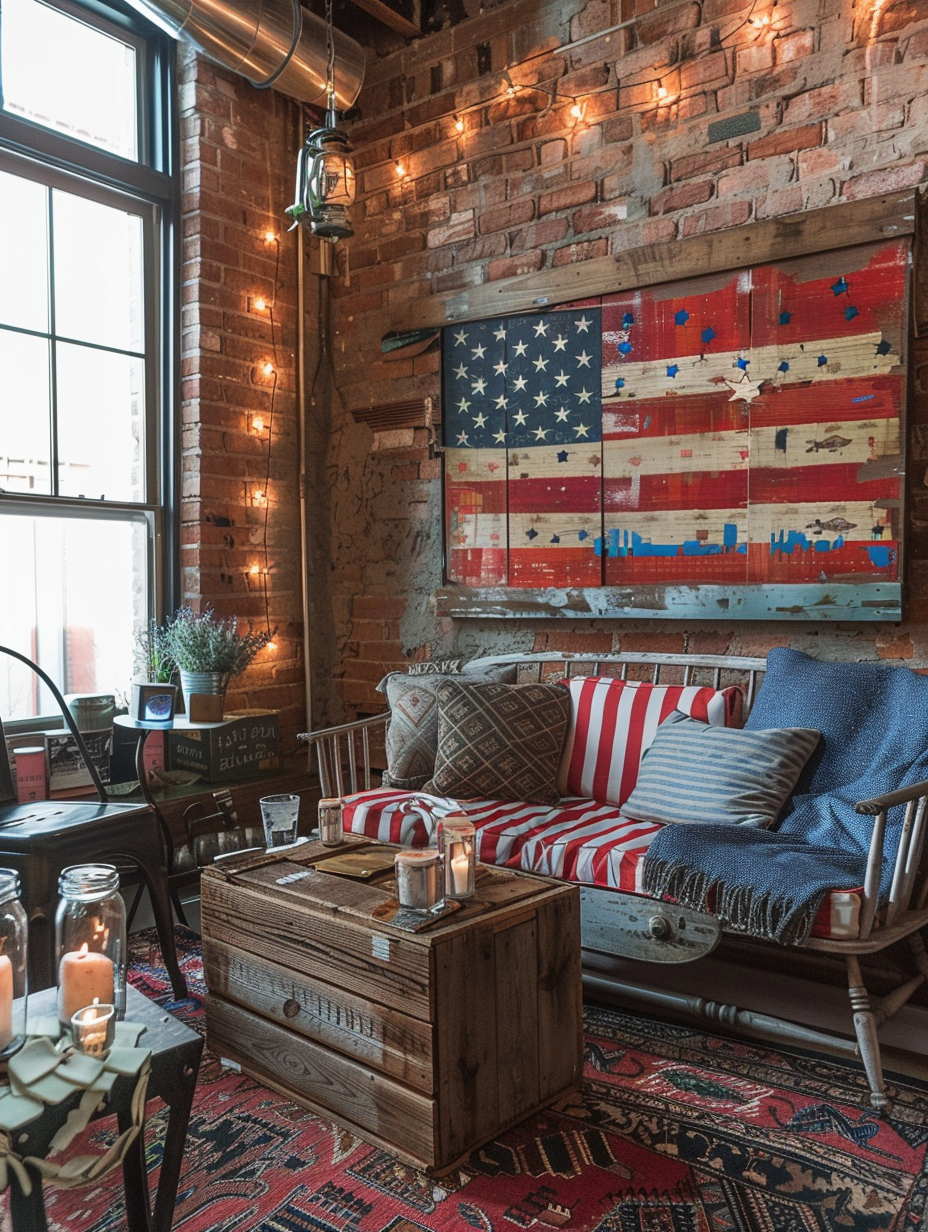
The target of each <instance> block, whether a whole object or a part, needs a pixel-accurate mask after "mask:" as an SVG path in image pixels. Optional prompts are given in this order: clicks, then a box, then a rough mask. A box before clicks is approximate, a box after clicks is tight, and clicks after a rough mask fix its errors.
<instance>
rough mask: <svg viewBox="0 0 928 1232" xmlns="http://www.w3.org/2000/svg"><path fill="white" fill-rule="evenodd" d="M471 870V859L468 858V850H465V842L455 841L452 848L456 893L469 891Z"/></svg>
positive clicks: (452, 868)
mask: <svg viewBox="0 0 928 1232" xmlns="http://www.w3.org/2000/svg"><path fill="white" fill-rule="evenodd" d="M469 872H470V860H469V859H468V858H467V852H466V851H465V850H464V844H463V843H455V844H454V846H453V847H452V848H451V882H452V885H453V886H454V893H455V894H466V893H467V882H468V874H469Z"/></svg>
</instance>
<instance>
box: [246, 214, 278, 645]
mask: <svg viewBox="0 0 928 1232" xmlns="http://www.w3.org/2000/svg"><path fill="white" fill-rule="evenodd" d="M263 239H264V243H265V245H266V246H268V247H271V246H273V248H274V279H273V281H274V290H273V292H272V294H271V297H270V299H268V298H267V296H265V295H262V294H255V295H252V296H249V297H248V300H247V308H248V310H249V311H250V312H253V313H255V314H259V315H264V314H265V313H266V314H267V320H268V323H269V325H270V331H271V355H272V358H271V359H262V360H259V361H258V362H257V363H256V364H255V371H256V372H258V373H260V374H261V376H262V377H264V378H265V379H266V380H267V381H269V382H270V397H269V404H268V411H267V418H266V419H265V416H264V415H263V414H262V413H261V412H260V411H254V412H252V413H251V415H250V417H249V421H248V425H247V426H248V429H249V430H250V431H251V432H252V434H254V435H255V436H258V437H259V438H261V439H262V440H264V439H265V433H266V434H267V436H266V445H267V447H266V449H265V453H264V460H265V471H264V482H263V484H262V486H260V487H252V488H251V492H250V494H249V495H250V502H251V504H252V506H254V507H256V508H258V509H260V510H261V511H262V515H263V516H262V519H261V542H260V549H259V559H258V560H255V561H252V562H251V564H250V565H248V566H247V567H246V569H245V574H246V579H247V584H248V586H249V588H251V586H253V585H254V584H255V583H257V584H258V585H259V586H260V588H261V594H262V598H263V600H264V621H265V627H266V629H267V632H268V635H269V637H270V640H269V641H268V643H267V647H266V648H267V649H268V650H269V651H272V652H273V651H274V650H276V649H277V643H276V642H275V641H274V636H273V635H274V632H275V630H272V628H271V607H270V586H269V579H270V575H271V573H272V565H271V562H270V555H269V549H268V519H269V517H270V511H271V500H270V487H271V454H272V452H273V444H274V415H275V412H276V410H277V387H278V381H279V371H280V355H279V324H280V323H279V321H278V319H277V315H276V308H277V295H278V290H279V286H280V237H279V236H278V235H277V233H276V232H274V231H272V230H267V231H265V232H264V236H263ZM253 482H254V481H252V483H253Z"/></svg>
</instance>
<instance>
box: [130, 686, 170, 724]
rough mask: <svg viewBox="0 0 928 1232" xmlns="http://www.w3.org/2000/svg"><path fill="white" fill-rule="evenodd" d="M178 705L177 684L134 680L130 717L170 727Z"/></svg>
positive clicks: (137, 721) (139, 721) (138, 720)
mask: <svg viewBox="0 0 928 1232" xmlns="http://www.w3.org/2000/svg"><path fill="white" fill-rule="evenodd" d="M176 707H177V685H176V684H155V683H152V682H150V681H139V680H134V681H133V682H132V697H131V699H130V703H129V717H130V718H131V719H134V720H135V721H136V723H151V724H157V725H158V726H159V727H170V726H171V724H172V723H173V722H174V711H175V709H176Z"/></svg>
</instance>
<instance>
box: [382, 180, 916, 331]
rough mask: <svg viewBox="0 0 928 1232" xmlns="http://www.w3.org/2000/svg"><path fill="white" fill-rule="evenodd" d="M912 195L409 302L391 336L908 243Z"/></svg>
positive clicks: (829, 209)
mask: <svg viewBox="0 0 928 1232" xmlns="http://www.w3.org/2000/svg"><path fill="white" fill-rule="evenodd" d="M914 230H915V194H914V192H913V191H912V190H911V189H905V190H903V191H902V192H898V193H887V194H885V195H884V196H882V197H871V198H868V199H866V200H861V201H846V202H841V203H840V204H838V205H832V206H828V207H826V208H824V209H818V210H807V211H804V212H803V213H798V214H786V215H784V216H783V217H781V218H776V219H770V220H766V221H763V222H751V223H747V224H746V225H745V226H743V227H732V228H730V229H729V230H727V231H717V232H713V233H712V234H711V235H694V236H691V237H690V238H688V239H685V240H670V241H667V242H664V243H660V244H645V245H643V246H642V247H641V248H633V249H630V250H629V251H627V252H620V253H616V254H615V256H611V257H597V258H595V259H593V260H591V261H580V262H577V263H576V264H575V265H566V266H561V267H559V268H558V269H551V270H542V271H540V272H539V273H537V274H526V275H523V276H521V277H518V278H504V279H501V280H500V281H499V282H491V283H485V284H484V285H483V286H479V287H471V288H469V289H468V290H467V291H464V292H462V293H453V294H447V295H440V296H439V295H435V296H420V297H410V298H409V299H408V300H407V301H406V302H405V303H404V305H403V308H402V310H401V311H400V312H399V313H398V314H397V316H396V318H394V323H393V328H394V329H412V328H423V327H425V326H440V325H447V324H448V323H449V322H451V321H478V320H483V319H485V318H487V317H493V316H500V315H506V314H509V313H515V312H530V311H532V310H537V309H538V308H539V307H547V306H549V305H550V306H551V307H553V306H555V305H557V304H566V303H570V302H571V301H572V300H577V299H584V298H586V297H587V296H592V295H607V294H609V292H611V291H626V290H632V289H634V288H636V287H648V286H656V285H658V284H659V283H662V282H670V281H676V280H678V279H680V278H689V277H696V276H698V275H701V274H705V273H707V272H709V271H712V272H715V271H720V270H729V269H740V268H743V267H746V266H749V265H756V264H759V263H761V262H764V261H782V260H785V259H787V258H788V257H801V256H806V255H808V254H810V253H817V252H827V251H830V250H834V249H837V248H850V247H853V246H854V245H856V244H867V243H870V242H872V241H874V240H885V239H890V238H893V237H895V236H901V235H911V234H912V233H913V232H914Z"/></svg>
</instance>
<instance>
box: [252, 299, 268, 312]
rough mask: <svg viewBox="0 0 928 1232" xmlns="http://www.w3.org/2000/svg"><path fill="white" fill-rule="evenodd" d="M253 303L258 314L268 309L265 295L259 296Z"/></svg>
mask: <svg viewBox="0 0 928 1232" xmlns="http://www.w3.org/2000/svg"><path fill="white" fill-rule="evenodd" d="M253 303H254V306H255V311H256V312H263V311H264V310H265V308H266V307H267V300H266V299H265V298H264V296H263V295H259V296H258V297H257V299H255V300H254V301H253Z"/></svg>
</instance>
